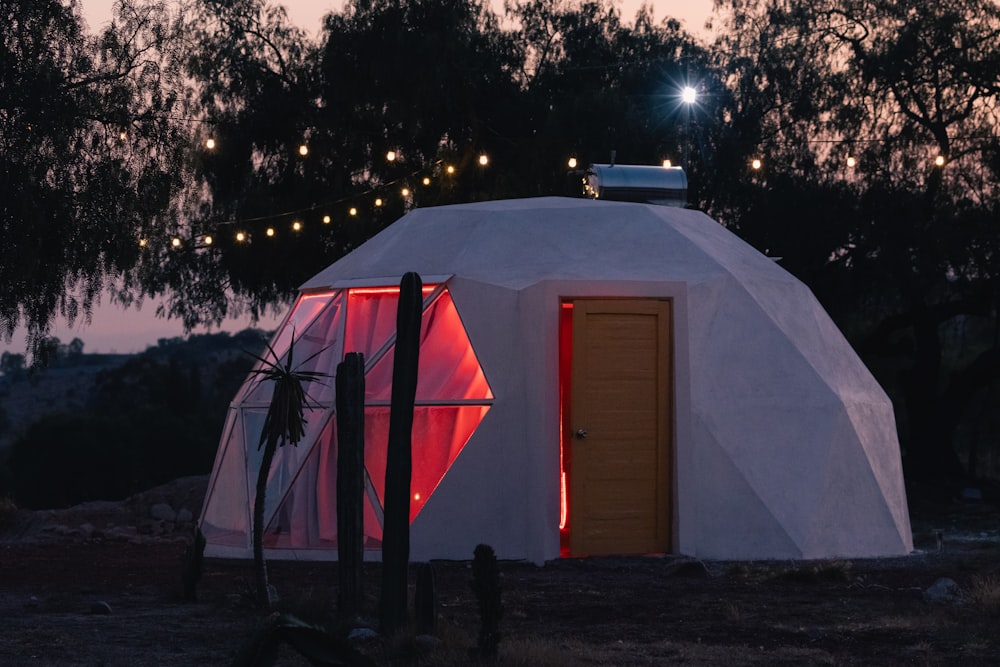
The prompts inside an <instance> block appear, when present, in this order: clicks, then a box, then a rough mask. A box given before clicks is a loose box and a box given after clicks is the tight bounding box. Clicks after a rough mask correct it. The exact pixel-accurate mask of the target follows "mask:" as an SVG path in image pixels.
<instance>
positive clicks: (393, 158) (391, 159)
mask: <svg viewBox="0 0 1000 667" xmlns="http://www.w3.org/2000/svg"><path fill="white" fill-rule="evenodd" d="M385 159H386V160H388V161H389V162H395V161H396V151H389V152H388V153H386V154H385Z"/></svg>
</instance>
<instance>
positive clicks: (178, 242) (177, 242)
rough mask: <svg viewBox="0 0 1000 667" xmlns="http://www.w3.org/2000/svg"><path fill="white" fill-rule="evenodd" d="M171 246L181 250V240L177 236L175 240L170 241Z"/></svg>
mask: <svg viewBox="0 0 1000 667" xmlns="http://www.w3.org/2000/svg"><path fill="white" fill-rule="evenodd" d="M170 245H172V246H173V247H175V248H180V247H181V240H180V239H179V238H177V237H176V236H175V237H174V238H172V239H170Z"/></svg>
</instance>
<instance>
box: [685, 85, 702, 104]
mask: <svg viewBox="0 0 1000 667" xmlns="http://www.w3.org/2000/svg"><path fill="white" fill-rule="evenodd" d="M697 100H698V91H697V90H695V89H694V88H692V87H691V86H684V88H683V89H682V90H681V102H683V103H684V104H694V103H695V102H696V101H697Z"/></svg>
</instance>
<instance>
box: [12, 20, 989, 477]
mask: <svg viewBox="0 0 1000 667" xmlns="http://www.w3.org/2000/svg"><path fill="white" fill-rule="evenodd" d="M178 7H179V9H177V10H176V11H173V10H172V11H168V10H167V9H166V8H165V6H163V5H161V4H160V3H159V2H158V1H157V0H120V1H119V3H118V5H117V10H116V19H115V21H114V22H113V24H112V25H111V26H109V27H108V28H107V29H106V30H104V31H103V32H102V33H101V34H100V35H97V36H93V35H90V34H88V33H87V31H86V29H85V27H84V26H83V24H82V22H81V19H80V16H79V12H78V7H77V5H76V4H75V3H68V4H63V3H59V2H57V1H56V0H42V1H40V2H26V1H25V0H0V12H2V16H3V18H4V19H5V20H6V22H7V24H8V25H9V26H10V28H9V29H8V30H6V31H5V33H4V41H3V44H4V48H3V51H2V52H0V74H2V76H0V142H2V143H3V147H4V148H3V151H2V153H0V188H2V195H3V196H2V198H0V232H2V233H3V234H4V238H5V244H4V245H3V247H2V249H0V279H2V280H3V281H4V284H5V285H7V286H9V287H8V289H5V291H4V293H3V294H2V295H0V331H3V332H4V333H6V334H8V336H9V335H10V333H11V331H12V329H13V327H14V326H16V325H17V324H18V323H21V322H25V323H27V325H28V326H29V330H30V332H31V335H32V339H33V341H34V342H35V343H39V344H40V343H41V342H43V341H44V339H45V335H46V332H47V327H48V326H49V324H50V322H51V320H52V318H53V317H54V316H56V315H63V316H66V317H68V318H70V319H72V318H74V317H77V316H81V315H82V316H84V317H85V316H87V314H88V313H89V312H90V308H91V307H92V305H93V303H94V301H95V299H96V298H97V297H98V295H99V294H101V293H102V292H103V291H104V290H106V289H108V288H109V286H111V287H112V289H113V290H114V292H115V294H116V298H118V299H120V300H122V301H124V302H126V303H128V302H130V300H133V299H141V298H143V297H146V296H150V295H161V296H165V297H166V303H165V306H164V307H163V311H164V312H163V314H165V315H169V316H172V317H178V318H181V319H182V320H183V321H184V323H185V324H186V325H187V326H189V327H191V326H194V325H196V324H199V323H205V322H213V321H218V320H220V319H221V318H222V317H223V316H225V315H232V314H234V313H236V312H238V311H240V310H241V309H248V310H249V312H250V313H251V314H252V315H258V314H260V313H261V312H262V311H264V310H265V309H267V308H269V307H274V306H275V305H280V304H281V303H283V301H284V300H285V299H287V298H288V297H289V296H290V295H291V294H293V293H294V290H295V288H296V287H297V286H298V285H299V284H300V283H301V282H302V281H304V280H305V279H307V278H308V277H309V276H310V275H312V274H314V273H315V272H316V271H318V270H320V269H321V268H322V267H324V266H326V265H328V264H329V263H330V262H332V261H334V260H335V259H337V258H339V257H340V256H342V255H343V254H345V253H347V252H349V251H350V250H351V249H353V248H355V247H357V246H358V245H359V244H361V243H362V242H364V241H365V240H366V239H367V238H369V237H370V236H372V235H373V234H375V233H376V232H378V231H379V230H381V229H382V228H384V227H385V226H387V225H389V224H391V223H392V221H393V220H395V219H397V218H398V217H399V215H401V214H402V213H404V212H405V211H406V210H408V209H410V208H412V207H415V206H428V205H435V204H447V203H453V202H462V201H473V200H481V199H494V198H501V197H522V196H535V195H548V194H563V195H565V194H569V195H575V194H577V193H578V192H579V178H580V173H579V172H578V171H577V172H574V171H573V170H570V169H568V168H567V166H566V164H567V163H566V160H567V158H568V157H570V156H573V157H576V158H577V159H578V160H579V163H580V165H581V166H585V165H586V164H587V163H594V162H606V161H608V160H610V159H611V155H612V151H614V152H615V153H616V156H617V161H619V162H623V163H639V164H655V163H659V162H660V160H662V159H664V158H669V159H672V160H673V161H674V162H675V163H676V162H677V161H679V160H682V159H683V161H684V162H685V163H686V164H685V168H686V170H687V172H688V175H689V179H690V183H691V187H690V199H691V201H692V203H693V204H694V205H695V206H697V207H700V208H702V209H704V210H706V211H707V212H709V213H710V214H711V215H713V216H714V217H715V218H716V219H718V220H720V221H721V222H723V224H725V225H727V226H729V227H730V228H731V229H733V230H734V231H736V232H737V233H739V234H740V235H741V236H742V237H743V238H745V239H746V240H748V241H749V242H751V243H752V244H753V245H755V246H756V247H758V248H759V249H761V250H762V251H764V252H766V253H767V254H769V255H772V256H775V257H778V258H780V261H781V262H782V264H783V266H785V267H786V268H788V269H789V270H790V271H791V272H793V273H794V274H796V275H797V276H799V277H800V278H802V279H803V280H804V281H806V282H807V284H809V285H810V286H811V287H812V288H813V289H814V291H815V292H816V293H817V295H818V296H819V297H820V299H821V300H822V301H823V303H824V305H826V306H827V308H828V309H829V310H830V311H831V313H832V314H833V315H834V316H835V318H836V319H837V321H838V322H839V323H840V324H841V325H842V327H843V328H845V330H846V331H847V332H848V334H849V335H850V336H851V338H852V339H853V340H855V341H856V343H857V346H858V348H859V349H860V350H861V351H862V352H863V353H864V354H865V355H866V359H868V360H869V361H870V363H872V364H873V366H874V367H876V368H878V369H882V368H885V369H892V371H891V374H890V375H881V376H880V379H881V380H882V381H883V383H884V385H885V386H886V388H887V390H888V391H889V392H890V394H891V395H892V396H893V398H894V400H896V405H897V414H898V415H899V416H900V423H901V430H902V435H903V437H904V440H905V441H906V442H905V445H906V453H907V460H908V462H909V463H911V464H914V465H916V466H917V467H918V468H921V469H923V470H925V471H932V472H936V471H941V470H948V471H950V472H952V473H955V474H958V473H959V472H961V470H960V465H959V461H958V459H957V458H956V456H955V451H956V450H955V447H954V446H953V445H955V444H956V442H955V434H956V433H959V432H967V431H968V430H969V429H967V428H963V426H962V425H963V423H965V422H966V421H967V420H965V421H963V420H964V419H965V417H967V415H966V414H965V406H966V405H968V404H970V401H972V402H975V401H978V400H980V399H981V397H982V395H983V392H985V391H987V390H988V388H989V387H990V386H991V384H992V383H993V382H994V379H995V378H996V376H997V371H998V370H1000V349H998V346H997V342H996V340H997V337H996V336H994V335H993V334H991V333H990V332H991V331H992V330H993V329H992V327H994V326H995V320H996V314H997V310H998V297H997V294H1000V290H998V289H997V286H996V283H995V280H996V273H997V245H998V238H997V233H996V229H995V228H996V221H997V217H998V213H1000V211H998V206H1000V204H998V198H997V191H996V182H997V178H998V176H1000V138H998V132H997V121H998V118H997V113H998V111H997V109H998V108H1000V104H998V102H1000V100H998V99H997V96H998V91H1000V48H998V47H1000V10H998V8H997V5H996V4H995V3H993V2H991V1H990V0H945V1H944V2H938V3H932V4H930V5H915V4H914V3H894V2H890V1H889V0H820V1H819V2H815V3H806V4H803V3H796V2H791V0H717V1H716V10H717V16H718V19H717V21H716V23H717V35H718V36H717V38H716V39H715V41H714V43H712V44H704V43H700V42H698V41H697V40H695V39H694V38H693V37H692V36H691V35H689V34H687V33H686V32H685V31H684V30H683V29H682V28H681V26H680V25H679V23H678V22H677V21H675V20H672V19H669V18H667V19H664V20H662V21H660V22H655V21H654V20H653V18H652V15H651V12H650V10H649V9H642V10H640V11H639V13H638V14H637V15H636V16H635V17H634V18H631V19H629V18H628V17H623V16H622V15H621V12H620V10H619V9H618V8H617V7H616V5H615V4H614V3H613V2H610V0H582V1H580V2H571V1H570V0H508V2H507V4H506V6H505V8H504V12H503V14H502V15H500V14H497V13H496V12H495V11H494V10H493V9H492V5H491V4H488V3H485V2H484V1H483V0H406V1H404V0H350V1H349V2H347V3H346V4H345V5H344V6H343V7H342V8H340V9H338V10H334V11H332V12H331V13H330V14H329V15H327V17H326V18H325V20H324V22H323V25H322V26H321V29H320V31H319V33H318V35H317V36H316V37H315V38H313V37H310V36H309V35H307V34H306V33H305V32H303V31H302V30H300V29H298V28H295V27H293V26H292V25H291V24H290V23H289V20H288V17H287V15H286V13H285V11H284V10H283V9H282V8H281V7H280V6H277V5H274V4H271V3H270V2H268V1H267V0H190V2H186V3H183V4H181V5H178ZM682 85H692V86H694V87H696V89H697V90H698V91H699V100H698V102H697V103H696V104H695V105H692V106H688V105H683V104H681V103H680V100H679V97H678V95H677V91H678V90H679V89H680V87H681V86H682ZM209 139H212V140H213V141H214V147H212V148H209V147H208V145H207V143H206V142H207V141H208V140H209ZM300 146H304V147H306V148H307V154H305V155H302V154H301V153H300V152H299V147H300ZM390 152H392V153H393V155H394V158H395V159H392V160H390V159H388V157H387V156H388V154H389V153H390ZM484 153H485V154H488V156H489V163H488V165H485V166H483V165H480V164H479V156H480V155H481V154H484ZM938 155H940V156H941V157H942V159H943V164H941V165H935V164H934V163H933V160H934V158H935V157H937V156H938ZM685 157H686V158H687V159H684V158H685ZM848 157H851V158H852V159H853V161H854V162H853V166H852V167H847V166H846V161H847V158H848ZM755 158H756V159H760V160H761V167H760V169H753V168H751V167H750V164H751V160H753V159H755ZM448 167H454V168H455V171H454V173H451V172H449V170H448ZM425 177H426V178H427V181H426V184H425V181H424V178H425ZM404 188H405V189H406V192H407V194H405V195H404V194H403V190H404ZM349 210H351V211H353V213H348V211H349ZM324 216H329V217H328V218H324ZM293 222H298V223H300V228H299V229H297V230H293V229H292V224H293ZM267 228H270V229H271V230H272V231H273V236H268V235H267V234H266V232H265V230H266V229H267ZM237 232H243V233H244V234H245V236H244V237H243V240H242V241H238V240H236V233H237ZM210 237H211V241H212V242H211V243H210V242H209V239H210ZM140 240H144V241H145V245H144V246H141V245H140ZM956 330H961V331H964V332H965V335H966V343H967V344H966V345H965V347H962V348H959V347H957V346H955V345H953V343H952V341H953V339H952V338H949V336H950V332H952V331H956ZM39 349H41V348H39ZM977 437H978V436H977ZM973 439H974V438H973ZM963 446H964V445H963ZM973 451H974V447H973ZM972 459H973V463H974V456H972ZM966 465H969V464H968V462H966ZM973 472H974V471H973Z"/></svg>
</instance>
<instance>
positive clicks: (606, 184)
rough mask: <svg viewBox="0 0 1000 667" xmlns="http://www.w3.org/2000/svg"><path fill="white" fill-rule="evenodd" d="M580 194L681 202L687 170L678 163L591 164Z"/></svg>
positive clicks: (668, 203) (684, 198)
mask: <svg viewBox="0 0 1000 667" xmlns="http://www.w3.org/2000/svg"><path fill="white" fill-rule="evenodd" d="M583 194H584V195H586V196H587V197H590V198H591V199H608V200H611V201H632V202H640V203H644V204H658V205H660V206H684V204H686V203H687V174H685V173H684V169H683V168H681V167H649V166H644V165H634V164H592V165H590V168H589V169H587V173H586V175H585V177H584V180H583Z"/></svg>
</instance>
